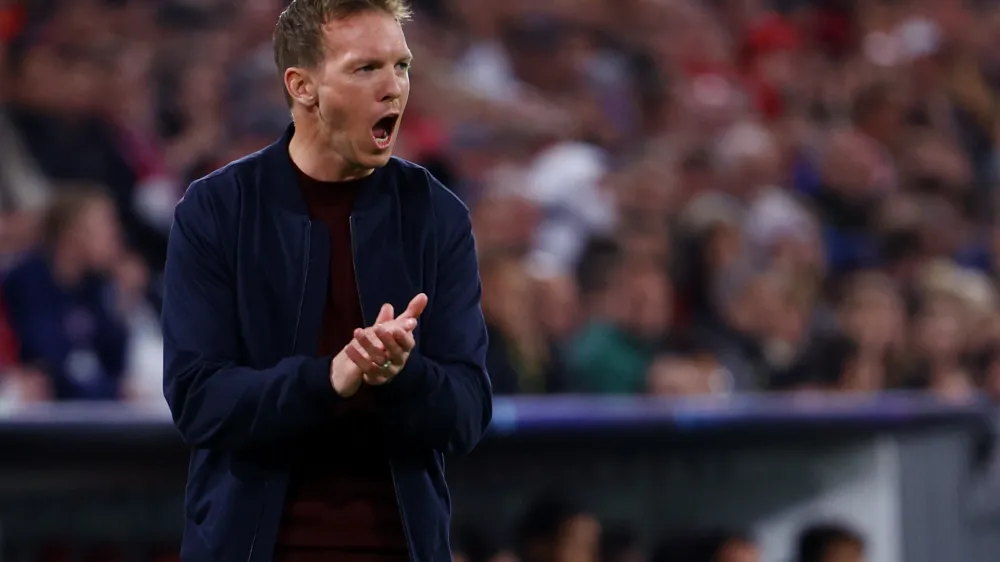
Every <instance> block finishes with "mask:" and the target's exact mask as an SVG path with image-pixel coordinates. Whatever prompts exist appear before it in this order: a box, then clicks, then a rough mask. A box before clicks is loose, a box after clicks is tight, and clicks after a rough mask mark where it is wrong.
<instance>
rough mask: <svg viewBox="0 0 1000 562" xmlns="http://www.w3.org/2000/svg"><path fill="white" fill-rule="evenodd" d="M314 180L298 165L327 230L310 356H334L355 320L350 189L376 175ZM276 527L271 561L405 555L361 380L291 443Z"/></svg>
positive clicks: (348, 561)
mask: <svg viewBox="0 0 1000 562" xmlns="http://www.w3.org/2000/svg"><path fill="white" fill-rule="evenodd" d="M377 176H378V174H377V172H376V173H374V174H372V175H371V176H369V177H367V178H364V179H361V180H355V181H348V182H320V181H316V180H314V179H312V178H309V177H308V176H306V175H305V174H303V173H301V172H299V183H300V186H301V189H302V194H303V196H304V198H305V200H306V204H307V205H308V206H309V213H310V215H312V217H313V219H314V220H320V221H323V223H324V224H326V226H327V228H328V229H329V231H330V283H329V287H328V289H327V297H326V308H325V309H324V311H323V327H322V332H321V336H320V344H319V349H317V354H318V355H335V354H337V353H339V352H340V350H341V349H342V348H343V347H344V346H345V345H346V344H347V343H348V342H349V341H350V340H351V338H352V337H353V332H354V329H355V328H358V327H362V326H363V325H364V320H363V319H362V317H361V302H360V296H359V294H358V287H357V281H356V279H355V276H354V261H353V255H352V248H351V227H350V215H351V209H352V208H353V206H354V200H355V198H356V196H357V194H358V192H359V191H360V190H361V189H363V188H365V187H366V186H367V185H370V184H372V183H374V182H376V181H378V179H377ZM299 449H300V450H301V457H300V458H299V459H296V461H297V465H296V468H295V470H293V473H292V479H291V483H290V484H289V489H288V496H287V500H286V502H285V512H284V516H283V517H282V522H281V527H280V529H279V531H278V541H277V547H276V552H275V560H276V561H277V562H320V561H323V562H408V561H409V556H408V554H407V546H406V538H405V535H404V533H403V526H402V521H401V519H400V512H399V507H398V504H397V500H396V491H395V486H394V484H393V481H392V474H391V472H390V469H389V460H388V458H387V456H386V451H385V447H384V440H383V437H382V427H381V425H380V417H379V415H378V411H377V409H376V403H375V401H374V396H373V394H372V388H371V387H368V386H364V385H363V386H362V387H361V390H360V391H359V392H358V393H357V394H356V395H355V396H354V397H352V398H351V399H349V400H346V401H344V402H343V403H342V404H341V405H340V407H338V408H337V410H336V411H334V412H332V413H331V422H330V427H329V428H325V429H324V430H321V431H319V430H318V431H317V432H316V433H315V434H314V435H311V436H309V437H308V439H306V440H304V441H303V445H302V446H301V447H299Z"/></svg>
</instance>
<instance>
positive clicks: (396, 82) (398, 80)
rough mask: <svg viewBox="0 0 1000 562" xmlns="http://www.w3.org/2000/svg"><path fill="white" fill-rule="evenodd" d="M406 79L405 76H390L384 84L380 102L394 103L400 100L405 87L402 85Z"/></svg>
mask: <svg viewBox="0 0 1000 562" xmlns="http://www.w3.org/2000/svg"><path fill="white" fill-rule="evenodd" d="M406 79H407V78H406V77H405V76H399V75H396V74H395V73H394V74H391V75H390V76H389V77H388V79H387V80H386V82H385V86H384V90H383V91H382V100H381V101H396V100H398V99H399V98H401V97H402V96H403V91H404V89H405V87H406V85H405V84H404V82H405V81H406Z"/></svg>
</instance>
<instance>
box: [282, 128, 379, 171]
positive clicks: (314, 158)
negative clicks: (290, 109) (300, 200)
mask: <svg viewBox="0 0 1000 562" xmlns="http://www.w3.org/2000/svg"><path fill="white" fill-rule="evenodd" d="M326 137H327V135H324V134H322V131H321V128H320V126H319V124H318V123H317V120H316V118H315V116H314V115H308V116H305V117H301V116H298V115H296V116H295V134H294V135H293V136H292V141H291V143H289V145H288V154H289V156H290V157H291V158H292V162H293V163H294V164H295V166H296V167H298V169H299V170H301V171H302V173H304V174H305V175H307V176H309V177H311V178H313V179H315V180H319V181H324V182H335V181H349V180H356V179H361V178H363V177H366V176H368V175H369V174H371V173H372V169H371V168H362V167H360V166H358V165H356V164H353V163H351V162H348V161H347V160H346V159H345V158H344V157H343V156H342V155H340V154H338V153H337V151H336V150H335V149H334V148H333V147H331V146H330V144H329V142H328V141H327V140H326Z"/></svg>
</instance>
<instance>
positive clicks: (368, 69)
mask: <svg viewBox="0 0 1000 562" xmlns="http://www.w3.org/2000/svg"><path fill="white" fill-rule="evenodd" d="M374 70H375V65H374V64H366V65H364V66H362V67H361V68H359V69H358V72H372V71H374Z"/></svg>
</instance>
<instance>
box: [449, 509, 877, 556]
mask: <svg viewBox="0 0 1000 562" xmlns="http://www.w3.org/2000/svg"><path fill="white" fill-rule="evenodd" d="M454 540H455V542H456V543H457V544H455V548H454V549H453V550H454V562H761V561H762V560H764V558H763V557H762V555H761V549H760V547H759V545H758V544H757V542H756V541H755V539H754V537H753V536H752V535H750V534H747V533H743V532H738V531H732V530H726V529H717V530H711V531H705V532H699V533H688V534H674V533H671V534H668V535H666V536H664V537H663V538H661V539H660V540H659V541H658V542H657V543H656V544H654V545H653V546H652V547H647V546H646V545H644V544H643V542H642V541H641V540H640V539H639V537H638V536H636V535H635V534H633V532H632V531H631V530H630V528H629V527H627V526H615V525H608V526H605V525H602V524H601V522H599V521H598V520H597V519H596V518H595V517H594V516H593V515H591V514H590V513H588V512H587V511H586V510H585V509H582V508H581V507H580V506H576V505H574V504H573V503H571V502H567V501H566V500H565V499H561V498H557V497H550V496H543V497H540V498H538V499H536V500H535V501H534V502H533V503H532V504H531V505H529V506H528V508H527V510H526V512H525V513H524V514H523V516H522V518H521V520H520V521H519V522H518V524H517V526H516V529H515V530H514V532H513V537H512V539H510V541H509V543H510V544H509V546H508V547H506V548H500V547H498V546H497V545H496V543H495V542H494V541H493V540H491V539H489V538H487V537H486V536H485V535H483V534H481V533H479V532H477V531H475V530H473V529H462V530H460V531H459V532H458V533H456V536H455V537H454ZM788 551H789V552H790V556H789V558H788V559H787V560H781V561H780V562H864V561H865V560H867V558H866V554H865V551H866V542H865V538H864V537H863V536H862V535H861V534H859V533H858V532H857V531H856V530H854V529H852V528H851V527H850V526H846V525H843V524H841V523H838V522H828V521H823V522H819V523H812V524H808V525H805V526H803V527H802V528H801V529H800V530H799V532H798V536H797V537H795V538H794V539H793V544H792V545H791V547H790V548H789V549H788ZM776 562H779V561H776Z"/></svg>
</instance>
